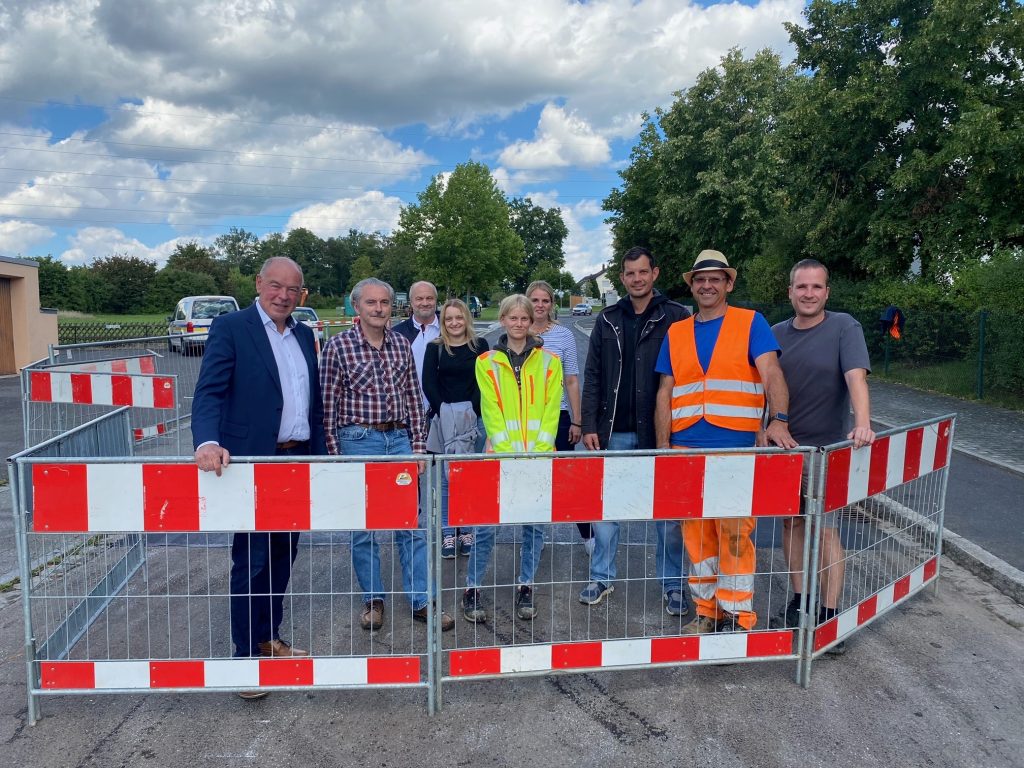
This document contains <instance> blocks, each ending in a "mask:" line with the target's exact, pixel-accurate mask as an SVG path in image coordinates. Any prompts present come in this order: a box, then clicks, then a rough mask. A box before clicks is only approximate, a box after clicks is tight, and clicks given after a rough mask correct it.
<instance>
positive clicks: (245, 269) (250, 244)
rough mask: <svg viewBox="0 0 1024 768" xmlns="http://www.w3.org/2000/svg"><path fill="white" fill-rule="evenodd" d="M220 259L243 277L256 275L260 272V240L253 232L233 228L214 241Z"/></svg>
mask: <svg viewBox="0 0 1024 768" xmlns="http://www.w3.org/2000/svg"><path fill="white" fill-rule="evenodd" d="M213 245H214V248H216V250H217V253H218V254H220V258H221V259H222V260H224V261H226V262H227V263H228V265H229V266H231V267H236V268H237V269H238V271H239V272H241V273H242V274H243V275H255V274H256V273H257V272H259V271H260V264H261V263H262V260H261V259H260V240H259V238H258V237H256V235H254V234H253V233H252V232H246V231H245V230H244V229H239V228H238V227H232V228H231V229H230V230H229V231H228V233H227V234H226V235H221V236H220V237H218V238H217V239H216V240H214V241H213Z"/></svg>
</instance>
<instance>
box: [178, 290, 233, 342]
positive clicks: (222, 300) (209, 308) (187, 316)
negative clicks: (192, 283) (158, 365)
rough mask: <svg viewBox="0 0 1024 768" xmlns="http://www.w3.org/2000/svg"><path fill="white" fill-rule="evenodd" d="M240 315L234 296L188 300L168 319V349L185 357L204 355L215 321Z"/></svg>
mask: <svg viewBox="0 0 1024 768" xmlns="http://www.w3.org/2000/svg"><path fill="white" fill-rule="evenodd" d="M237 311H238V302H237V301H235V298H234V297H233V296H186V297H185V298H184V299H182V300H181V301H179V302H178V306H177V307H175V308H174V314H173V315H171V316H170V317H169V318H167V322H168V323H170V325H169V326H168V328H167V336H168V341H167V343H168V346H169V347H170V348H171V349H172V350H177V351H178V352H180V353H181V354H183V355H187V354H190V353H192V352H202V351H203V347H205V346H206V337H207V335H209V333H210V324H211V323H213V318H215V317H219V316H220V315H226V314H227V313H228V312H237Z"/></svg>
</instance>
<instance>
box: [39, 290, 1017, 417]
mask: <svg viewBox="0 0 1024 768" xmlns="http://www.w3.org/2000/svg"><path fill="white" fill-rule="evenodd" d="M744 306H749V307H751V308H752V309H756V310H758V311H759V312H761V313H762V314H763V315H764V316H765V317H766V318H767V319H768V322H769V323H772V324H774V323H777V322H780V321H782V320H785V319H786V318H789V317H792V315H793V308H792V307H791V306H790V305H789V304H777V305H770V306H769V305H757V304H745V305H744ZM850 314H851V315H853V316H854V317H856V318H857V319H858V320H859V321H860V323H861V325H862V326H863V327H864V337H865V339H866V340H867V343H868V350H869V352H870V353H871V363H872V366H873V373H874V375H876V376H880V377H884V378H888V379H892V380H894V381H900V382H903V383H905V384H910V385H911V386H916V387H920V388H922V389H929V390H933V391H936V392H944V393H946V394H950V395H954V396H956V397H963V398H969V399H973V398H978V399H985V400H988V401H990V402H993V403H997V404H999V405H1004V406H1006V407H1009V408H1016V409H1022V410H1024V316H1022V315H1018V314H1014V313H1011V312H1005V311H1002V312H995V311H991V312H990V311H978V312H972V313H962V312H960V313H958V312H954V311H947V312H925V311H918V310H908V311H907V313H906V325H905V326H904V328H903V337H902V338H901V339H899V340H896V339H892V338H891V337H889V336H888V335H887V334H885V333H883V332H882V331H881V330H880V329H879V326H878V320H879V316H880V315H881V308H879V309H878V310H877V311H874V310H870V311H869V310H853V311H850ZM57 327H58V338H59V343H61V344H82V343H86V342H91V341H116V340H118V339H133V338H143V337H147V336H163V335H166V333H167V324H166V323H120V324H115V323H64V322H62V323H58V326H57Z"/></svg>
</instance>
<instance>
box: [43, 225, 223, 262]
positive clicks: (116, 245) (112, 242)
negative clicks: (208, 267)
mask: <svg viewBox="0 0 1024 768" xmlns="http://www.w3.org/2000/svg"><path fill="white" fill-rule="evenodd" d="M69 240H70V244H71V248H69V249H68V250H66V251H64V252H63V253H62V254H61V255H60V260H61V261H63V262H65V263H67V264H74V265H83V264H89V263H91V262H92V261H93V260H94V259H98V258H106V257H107V256H113V255H114V254H117V255H120V256H137V257H138V258H140V259H148V260H149V261H152V262H154V263H155V264H156V265H157V266H163V264H164V263H165V262H166V261H167V257H168V256H170V255H171V254H172V253H173V252H174V249H175V248H177V247H178V246H179V245H184V244H185V243H188V242H192V241H195V240H197V238H194V237H176V238H174V239H172V240H167V241H166V242H163V243H160V244H159V245H156V246H153V247H150V246H147V245H146V244H145V243H143V242H141V241H140V240H137V239H135V238H134V237H129V236H128V235H126V234H125V233H124V232H122V231H121V230H119V229H114V228H111V227H86V228H85V229H81V230H79V231H78V232H77V233H76V234H75V235H74V236H72V237H71V238H70V239H69ZM199 242H200V244H201V245H202V244H204V243H202V242H201V241H199Z"/></svg>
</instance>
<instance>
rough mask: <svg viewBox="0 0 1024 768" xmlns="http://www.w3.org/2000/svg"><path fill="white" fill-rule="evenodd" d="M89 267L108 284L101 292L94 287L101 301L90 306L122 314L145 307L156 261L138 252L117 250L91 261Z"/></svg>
mask: <svg viewBox="0 0 1024 768" xmlns="http://www.w3.org/2000/svg"><path fill="white" fill-rule="evenodd" d="M89 271H90V272H91V273H92V274H93V275H94V276H95V277H96V278H98V282H99V283H100V284H102V285H103V286H104V287H105V290H103V291H102V292H101V291H99V290H97V291H95V293H94V295H95V296H96V298H97V300H98V305H97V306H95V307H91V308H90V309H92V310H94V311H97V310H98V311H101V312H110V313H113V314H119V315H130V314H135V313H139V312H142V311H144V310H145V308H146V292H147V291H148V290H149V284H150V282H151V281H152V280H153V277H154V276H155V275H156V265H155V264H154V263H153V262H151V261H147V260H146V259H142V258H139V257H138V256H123V255H120V254H115V255H113V256H107V257H106V258H102V259H96V260H95V261H93V263H92V264H91V265H89ZM94 285H95V284H94Z"/></svg>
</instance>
